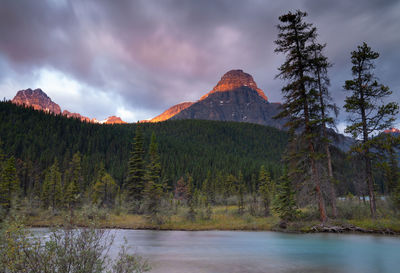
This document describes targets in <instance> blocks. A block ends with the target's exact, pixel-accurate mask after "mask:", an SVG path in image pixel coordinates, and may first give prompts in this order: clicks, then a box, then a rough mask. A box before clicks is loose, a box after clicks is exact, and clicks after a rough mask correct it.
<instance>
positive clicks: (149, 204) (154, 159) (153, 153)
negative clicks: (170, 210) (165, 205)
mask: <svg viewBox="0 0 400 273" xmlns="http://www.w3.org/2000/svg"><path fill="white" fill-rule="evenodd" d="M144 180H145V188H144V191H143V195H144V196H145V204H146V210H147V212H148V213H149V214H150V215H153V216H155V215H156V214H157V213H158V212H159V210H160V206H161V200H162V198H163V193H164V188H165V186H164V185H163V183H162V182H161V163H160V156H159V154H158V145H157V141H156V135H155V133H154V132H153V133H152V135H151V141H150V146H149V163H148V165H147V170H146V174H145V177H144Z"/></svg>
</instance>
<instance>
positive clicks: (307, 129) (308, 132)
mask: <svg viewBox="0 0 400 273" xmlns="http://www.w3.org/2000/svg"><path fill="white" fill-rule="evenodd" d="M293 26H294V23H293ZM293 29H294V31H295V35H296V50H297V58H298V62H299V66H300V69H299V70H300V71H299V77H300V79H304V72H303V71H304V70H303V60H302V58H303V57H302V54H301V51H300V44H299V39H298V33H297V28H296V27H295V26H294V27H293ZM300 91H301V92H302V96H303V98H304V104H303V109H304V125H305V133H306V137H309V136H310V135H311V134H312V130H311V128H310V112H309V105H308V97H307V93H306V87H305V85H304V82H303V81H301V86H300ZM309 149H310V159H311V169H312V179H313V180H314V185H315V191H316V193H317V198H318V207H319V213H320V217H321V221H322V223H325V222H326V210H325V204H324V197H323V195H322V192H321V185H320V179H319V173H318V169H317V166H316V162H315V159H314V155H315V149H314V144H313V142H312V140H311V139H310V140H309Z"/></svg>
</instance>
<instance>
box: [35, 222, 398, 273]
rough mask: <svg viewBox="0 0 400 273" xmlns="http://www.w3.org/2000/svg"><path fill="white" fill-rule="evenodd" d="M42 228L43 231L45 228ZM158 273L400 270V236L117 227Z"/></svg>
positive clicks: (370, 272) (117, 233) (115, 248)
mask: <svg viewBox="0 0 400 273" xmlns="http://www.w3.org/2000/svg"><path fill="white" fill-rule="evenodd" d="M42 231H43V230H42ZM111 232H112V233H113V234H115V236H116V238H115V243H114V246H113V249H112V251H111V255H116V254H117V252H118V248H119V245H120V244H122V243H123V242H124V238H126V240H127V242H128V244H129V245H130V246H131V251H132V252H135V253H138V254H140V255H141V256H144V257H146V258H148V259H149V262H150V264H151V265H152V268H153V269H152V271H151V272H153V273H181V272H182V273H183V272H184V273H211V272H212V273H268V272H274V273H275V272H278V273H279V272H282V273H295V272H296V273H297V272H326V273H339V272H352V273H353V272H360V273H375V272H377V273H378V272H379V273H385V272H393V273H395V272H396V273H397V272H400V238H399V237H383V236H372V235H338V234H284V233H275V232H238V231H195V232H189V231H151V230H112V231H111Z"/></svg>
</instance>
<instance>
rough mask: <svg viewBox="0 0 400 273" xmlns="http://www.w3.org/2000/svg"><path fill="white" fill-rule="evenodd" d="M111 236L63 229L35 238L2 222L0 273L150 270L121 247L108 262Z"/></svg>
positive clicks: (135, 272)
mask: <svg viewBox="0 0 400 273" xmlns="http://www.w3.org/2000/svg"><path fill="white" fill-rule="evenodd" d="M113 241H114V237H113V236H111V235H110V234H109V232H108V231H106V230H102V229H97V228H95V226H91V227H89V228H75V227H72V226H63V227H58V228H54V229H53V230H52V231H51V232H50V235H49V237H48V238H44V237H43V236H42V237H40V236H35V235H34V234H32V233H31V232H30V231H29V230H28V229H26V228H24V226H23V225H21V224H19V223H18V222H11V223H5V226H4V228H3V229H2V230H1V233H0V272H6V273H23V272H24V273H25V272H35V273H44V272H58V273H95V272H96V273H98V272H107V273H141V272H146V271H148V270H150V267H149V265H148V264H147V262H146V261H144V260H143V259H142V258H140V257H138V256H135V255H129V254H127V252H126V248H125V247H124V246H123V247H122V248H121V251H120V253H119V255H118V257H117V259H116V260H115V261H114V262H112V261H111V260H110V259H109V257H108V256H107V253H108V251H109V250H110V247H111V246H112V244H113Z"/></svg>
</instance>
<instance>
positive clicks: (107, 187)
mask: <svg viewBox="0 0 400 273" xmlns="http://www.w3.org/2000/svg"><path fill="white" fill-rule="evenodd" d="M117 193H118V186H117V184H116V183H115V180H114V179H113V178H112V176H111V175H110V174H108V173H107V172H103V176H102V177H101V179H100V180H98V181H97V182H96V183H95V184H94V186H93V202H94V203H97V204H99V205H101V206H106V207H111V206H112V205H113V202H114V199H115V196H116V195H117Z"/></svg>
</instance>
